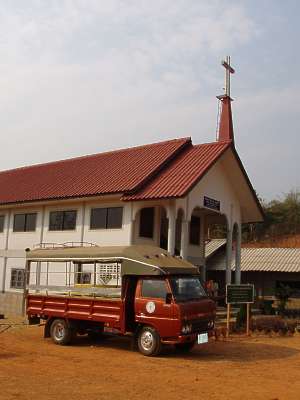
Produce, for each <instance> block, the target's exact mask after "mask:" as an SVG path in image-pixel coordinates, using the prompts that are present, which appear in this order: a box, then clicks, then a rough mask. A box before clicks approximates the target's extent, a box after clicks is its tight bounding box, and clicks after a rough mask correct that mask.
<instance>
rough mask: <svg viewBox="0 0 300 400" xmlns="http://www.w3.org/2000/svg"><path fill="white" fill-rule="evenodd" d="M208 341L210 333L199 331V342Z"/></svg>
mask: <svg viewBox="0 0 300 400" xmlns="http://www.w3.org/2000/svg"><path fill="white" fill-rule="evenodd" d="M207 342H208V333H207V332H205V333H199V335H198V344H203V343H207Z"/></svg>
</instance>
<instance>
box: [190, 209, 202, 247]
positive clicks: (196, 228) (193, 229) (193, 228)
mask: <svg viewBox="0 0 300 400" xmlns="http://www.w3.org/2000/svg"><path fill="white" fill-rule="evenodd" d="M190 244H195V245H199V244H200V217H196V216H194V215H192V217H191V222H190Z"/></svg>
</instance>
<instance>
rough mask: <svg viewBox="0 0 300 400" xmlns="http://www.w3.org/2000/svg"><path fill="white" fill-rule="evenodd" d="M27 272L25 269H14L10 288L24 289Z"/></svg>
mask: <svg viewBox="0 0 300 400" xmlns="http://www.w3.org/2000/svg"><path fill="white" fill-rule="evenodd" d="M24 278H25V270H24V268H12V270H11V276H10V287H11V288H13V289H23V287H24Z"/></svg>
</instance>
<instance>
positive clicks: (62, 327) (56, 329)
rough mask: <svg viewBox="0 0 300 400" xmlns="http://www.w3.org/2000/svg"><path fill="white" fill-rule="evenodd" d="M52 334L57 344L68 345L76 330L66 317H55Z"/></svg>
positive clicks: (51, 328) (51, 329)
mask: <svg viewBox="0 0 300 400" xmlns="http://www.w3.org/2000/svg"><path fill="white" fill-rule="evenodd" d="M50 336H51V338H52V340H53V342H54V343H55V344H59V345H62V346H63V345H67V344H69V343H71V341H72V339H73V338H74V336H75V330H74V328H72V327H71V326H70V325H69V324H68V322H67V321H66V320H65V319H55V320H54V321H53V322H52V324H51V327H50Z"/></svg>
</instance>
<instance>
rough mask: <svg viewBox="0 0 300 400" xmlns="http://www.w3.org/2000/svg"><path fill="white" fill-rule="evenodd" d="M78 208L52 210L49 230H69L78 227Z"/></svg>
mask: <svg viewBox="0 0 300 400" xmlns="http://www.w3.org/2000/svg"><path fill="white" fill-rule="evenodd" d="M76 217H77V211H76V210H65V211H51V212H50V218H49V231H67V230H74V229H76Z"/></svg>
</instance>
